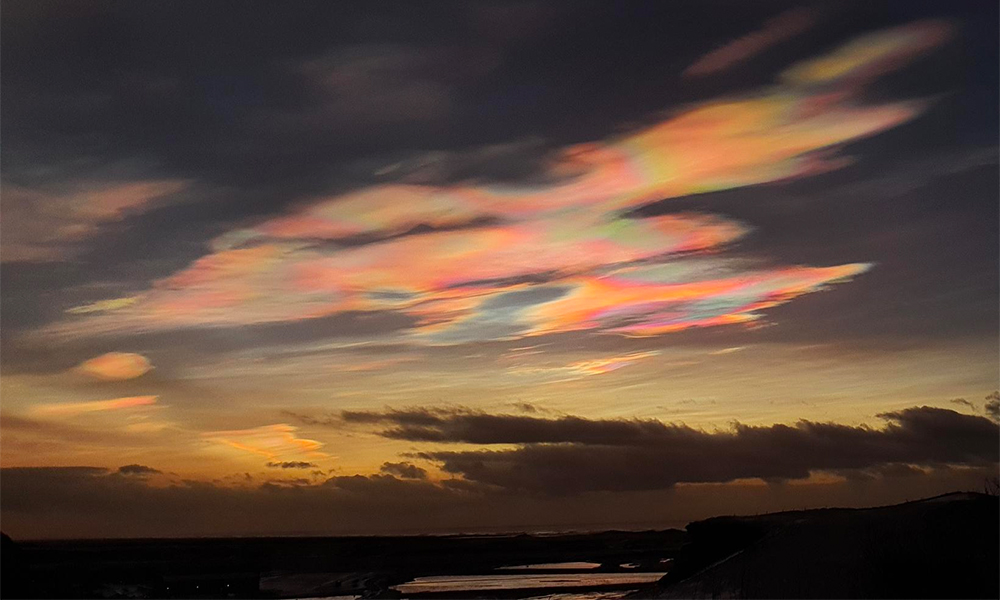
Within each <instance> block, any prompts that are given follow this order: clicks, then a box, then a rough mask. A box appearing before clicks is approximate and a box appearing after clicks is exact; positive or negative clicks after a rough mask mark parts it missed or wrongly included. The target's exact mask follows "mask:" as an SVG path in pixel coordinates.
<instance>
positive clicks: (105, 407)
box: [32, 396, 157, 417]
mask: <svg viewBox="0 0 1000 600" xmlns="http://www.w3.org/2000/svg"><path fill="white" fill-rule="evenodd" d="M156 400H157V396H129V397H126V398H115V399H114V400H94V401H91V402H61V403H52V404H37V405H35V406H34V407H32V413H33V414H35V415H38V416H61V417H72V416H75V415H79V414H83V413H91V412H104V411H116V410H125V409H130V408H139V407H146V406H152V405H154V404H156Z"/></svg>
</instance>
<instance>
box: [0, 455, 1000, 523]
mask: <svg viewBox="0 0 1000 600" xmlns="http://www.w3.org/2000/svg"><path fill="white" fill-rule="evenodd" d="M992 472H993V469H992V468H986V469H952V468H942V469H935V470H931V471H928V472H924V471H918V472H916V473H914V472H910V471H908V472H905V473H898V472H893V471H892V470H885V471H882V472H873V473H872V474H871V475H870V476H869V477H865V478H853V479H844V480H837V481H830V482H825V483H815V484H809V485H782V484H770V485H763V484H754V483H733V484H723V485H713V484H708V485H686V486H678V487H676V488H673V489H671V490H656V491H647V492H620V493H609V492H595V493H590V494H580V495H577V496H572V497H555V496H547V495H533V494H517V493H511V492H507V491H504V490H500V489H496V488H493V487H491V486H484V485H481V484H475V483H469V482H465V481H462V480H460V479H446V480H444V481H441V482H431V481H427V480H416V479H409V480H405V479H400V478H397V477H393V476H391V475H371V476H361V475H355V476H344V477H332V478H330V479H327V480H326V481H323V482H320V483H316V484H304V483H301V482H292V483H290V484H288V485H276V484H273V483H264V484H262V485H258V486H252V485H223V484H221V483H209V482H191V481H177V482H174V483H171V484H169V485H162V484H160V485H152V484H150V483H149V482H147V481H146V478H144V477H134V476H123V475H120V474H118V473H115V472H112V471H109V470H107V469H102V468H98V467H49V468H7V469H3V470H2V472H0V477H2V479H3V495H2V496H0V512H2V515H3V524H4V532H5V533H7V534H9V535H11V536H12V537H13V538H14V539H29V538H64V539H65V538H79V537H104V538H119V537H151V536H155V537H161V536H165V537H184V536H190V535H201V536H204V535H217V536H227V535H228V536H232V535H282V534H286V535H295V534H302V533H307V532H308V533H311V534H318V533H325V534H331V535H336V534H379V533H381V534H394V535H398V534H400V533H408V534H409V533H453V532H488V531H525V530H529V531H530V530H549V531H551V530H571V529H579V528H580V527H588V528H595V529H609V528H623V527H624V528H636V527H640V528H643V529H647V528H661V529H662V528H666V527H683V526H684V525H685V524H686V523H687V522H688V521H691V520H694V519H701V518H706V517H709V516H713V515H716V514H732V513H743V514H746V513H751V514H752V513H755V512H767V511H774V510H787V509H796V508H804V507H822V506H838V505H839V506H863V505H872V504H890V503H894V502H901V501H903V500H906V499H908V498H909V499H913V498H918V497H926V496H932V495H935V494H939V493H943V492H947V491H952V490H955V489H969V490H976V489H980V488H981V485H982V481H983V478H984V477H985V476H986V475H988V474H990V473H992ZM234 479H238V478H234ZM623 506H625V507H628V509H627V510H616V509H615V508H614V507H623Z"/></svg>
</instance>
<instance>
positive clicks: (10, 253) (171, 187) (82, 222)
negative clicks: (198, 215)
mask: <svg viewBox="0 0 1000 600" xmlns="http://www.w3.org/2000/svg"><path fill="white" fill-rule="evenodd" d="M187 186H188V182H186V181H182V180H174V179H162V180H161V179H155V180H136V181H124V182H79V183H76V184H74V185H73V186H72V189H70V190H58V191H51V190H40V189H33V188H27V187H24V186H19V185H14V184H9V183H6V182H5V183H4V184H3V185H2V196H3V210H4V215H3V220H2V221H0V224H2V227H0V229H2V237H3V243H2V245H0V256H2V260H3V261H4V262H8V261H49V260H58V259H61V258H64V257H65V256H66V255H67V254H71V253H72V252H71V250H72V248H71V245H72V244H73V243H76V242H79V241H81V240H83V239H85V238H87V237H90V236H93V235H94V234H96V233H97V231H98V229H99V227H100V226H101V225H102V224H104V223H108V222H112V221H117V220H120V219H122V218H124V217H125V216H126V215H128V214H129V213H133V212H137V211H139V210H141V209H143V208H144V207H147V206H148V205H149V204H150V203H151V202H153V201H154V200H156V199H158V198H161V197H164V196H168V195H170V194H175V193H177V192H179V191H181V190H183V189H184V188H186V187H187Z"/></svg>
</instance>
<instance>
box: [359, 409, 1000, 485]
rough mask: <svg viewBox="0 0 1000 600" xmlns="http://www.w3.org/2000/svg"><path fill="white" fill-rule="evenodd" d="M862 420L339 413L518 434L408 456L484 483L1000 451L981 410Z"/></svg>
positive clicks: (831, 467)
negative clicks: (876, 423)
mask: <svg viewBox="0 0 1000 600" xmlns="http://www.w3.org/2000/svg"><path fill="white" fill-rule="evenodd" d="M880 417H881V418H883V419H885V420H886V421H887V424H886V426H885V427H883V428H881V429H872V428H868V427H852V426H847V425H839V424H835V423H816V422H812V421H799V422H798V423H796V424H795V425H771V426H749V425H740V424H737V425H735V426H734V427H733V429H732V430H730V431H721V432H705V431H701V430H697V429H693V428H690V427H688V426H685V425H671V424H664V423H662V422H660V421H655V420H639V419H634V420H591V419H583V418H579V417H561V418H555V419H543V418H536V417H528V416H519V415H489V414H484V413H477V412H469V411H433V410H411V411H387V412H381V413H376V412H345V413H343V414H342V415H341V418H342V419H343V421H344V422H348V423H363V424H382V423H387V424H391V425H393V427H390V428H388V429H385V430H383V431H382V432H381V435H383V436H385V437H389V438H394V439H404V440H409V441H418V442H437V443H449V442H451V443H459V442H461V443H473V444H518V445H520V447H519V448H516V449H513V450H498V451H494V450H474V451H461V452H447V451H435V452H424V453H420V454H418V456H420V457H421V458H424V459H428V460H434V461H437V462H439V463H440V464H441V467H442V468H443V469H444V470H445V471H446V472H449V473H454V474H457V475H461V476H462V477H463V478H465V479H467V480H471V481H475V482H479V483H483V484H488V485H495V486H500V487H502V488H504V489H518V490H524V491H530V492H543V493H556V494H565V493H576V492H584V491H595V490H616V491H623V490H649V489H660V488H666V487H670V486H672V485H674V484H676V483H680V482H686V483H692V482H724V481H731V480H735V479H743V478H762V479H768V480H772V479H774V480H784V479H801V478H805V477H807V476H809V474H810V473H811V472H814V471H842V470H868V469H873V468H878V467H880V466H881V465H890V464H905V465H940V464H965V465H983V464H990V463H995V462H997V461H998V460H1000V446H998V444H1000V429H998V427H997V425H996V424H995V423H993V422H992V421H990V420H989V419H987V418H984V417H981V416H973V415H966V414H961V413H958V412H955V411H952V410H947V409H941V408H931V407H926V406H924V407H914V408H908V409H905V410H901V411H896V412H890V413H885V414H882V415H880Z"/></svg>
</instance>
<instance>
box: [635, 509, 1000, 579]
mask: <svg viewBox="0 0 1000 600" xmlns="http://www.w3.org/2000/svg"><path fill="white" fill-rule="evenodd" d="M687 532H688V534H689V535H690V541H689V543H688V544H687V545H686V546H685V548H684V550H683V551H682V552H681V554H680V556H679V557H678V559H677V561H676V562H675V564H674V568H673V569H672V570H671V572H670V573H669V574H667V575H666V576H665V577H664V578H663V579H662V580H661V581H660V582H659V583H658V584H657V585H656V586H655V587H650V588H648V589H644V590H641V591H639V592H637V593H635V594H632V595H630V597H632V598H998V597H1000V498H997V497H995V496H987V495H984V494H972V493H955V494H946V495H943V496H938V497H935V498H928V499H925V500H918V501H915V502H907V503H905V504H899V505H896V506H886V507H880V508H869V509H824V510H807V511H798V512H787V513H776V514H770V515H762V516H757V517H716V518H713V519H708V520H705V521H697V522H694V523H691V524H689V525H688V526H687Z"/></svg>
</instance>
